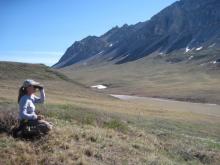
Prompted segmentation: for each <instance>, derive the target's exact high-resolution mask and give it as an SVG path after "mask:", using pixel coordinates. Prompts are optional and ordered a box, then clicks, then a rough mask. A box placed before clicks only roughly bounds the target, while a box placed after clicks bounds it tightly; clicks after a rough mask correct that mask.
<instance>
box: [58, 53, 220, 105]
mask: <svg viewBox="0 0 220 165" xmlns="http://www.w3.org/2000/svg"><path fill="white" fill-rule="evenodd" d="M206 53H207V52H206ZM190 56H193V59H191V60H186V59H188V58H189V57H190ZM202 56H204V52H202V53H200V54H199V53H197V54H196V53H193V52H192V53H189V54H178V55H177V54H173V55H167V56H161V55H160V56H149V57H146V58H144V59H140V60H138V61H135V62H132V63H126V64H123V65H113V64H109V63H108V64H102V63H101V64H96V65H87V66H86V65H78V66H77V65H76V66H72V67H67V68H63V69H61V71H62V73H64V74H66V75H68V76H69V77H71V78H72V79H74V80H76V81H78V82H80V83H82V84H84V85H86V86H91V85H95V84H106V85H107V86H108V87H109V88H108V89H107V90H105V91H106V92H107V93H113V94H134V95H140V96H150V97H165V98H173V99H177V100H189V101H195V102H210V103H218V104H220V95H219V92H220V86H219V83H220V74H219V73H220V69H219V66H218V65H214V64H210V63H208V62H207V61H212V60H214V59H216V58H217V55H216V52H215V53H213V54H212V55H207V54H206V57H207V58H208V59H207V58H205V59H204V58H201V57H202ZM218 56H219V55H218ZM183 58H185V60H184V61H183V62H179V63H174V62H171V61H175V60H174V59H183ZM200 58H201V59H200ZM195 59H196V60H195Z"/></svg>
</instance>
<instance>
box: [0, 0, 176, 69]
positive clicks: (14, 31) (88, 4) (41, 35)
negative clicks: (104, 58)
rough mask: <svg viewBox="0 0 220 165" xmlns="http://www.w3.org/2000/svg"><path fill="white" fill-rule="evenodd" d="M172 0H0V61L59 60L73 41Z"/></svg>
mask: <svg viewBox="0 0 220 165" xmlns="http://www.w3.org/2000/svg"><path fill="white" fill-rule="evenodd" d="M173 2H175V0H0V22H1V26H0V36H1V37H0V61H18V62H29V63H44V64H46V65H49V66H50V65H52V64H54V63H55V62H57V61H58V60H59V58H60V57H61V56H62V55H63V54H64V52H65V50H66V49H67V48H68V47H69V46H70V45H72V44H73V42H74V41H77V40H81V39H83V38H84V37H86V36H88V35H96V36H99V35H101V34H103V33H105V32H107V31H108V30H110V29H111V28H112V27H114V26H116V25H118V26H122V25H123V24H125V23H127V24H129V25H130V24H135V23H137V22H140V21H146V20H149V19H150V18H151V17H152V16H153V15H155V14H156V13H158V12H159V11H160V10H162V9H163V8H165V7H167V6H168V5H170V4H172V3H173Z"/></svg>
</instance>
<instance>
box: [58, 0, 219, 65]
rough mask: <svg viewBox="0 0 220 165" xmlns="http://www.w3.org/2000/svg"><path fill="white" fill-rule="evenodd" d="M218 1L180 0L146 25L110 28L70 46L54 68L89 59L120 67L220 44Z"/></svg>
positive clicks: (145, 23) (141, 23) (142, 23)
mask: <svg viewBox="0 0 220 165" xmlns="http://www.w3.org/2000/svg"><path fill="white" fill-rule="evenodd" d="M219 29H220V1H219V0H181V1H177V2H175V3H174V4H172V5H171V6H169V7H167V8H165V9H164V10H162V11H161V12H159V13H158V14H157V15H155V16H153V17H152V18H151V19H150V20H149V21H146V22H140V23H137V24H135V25H131V26H128V25H126V24H125V25H124V26H122V27H120V28H119V27H115V28H112V29H111V30H110V31H108V32H107V33H105V34H104V35H102V36H100V37H95V36H89V37H87V38H85V39H83V40H81V41H77V42H75V43H74V44H73V45H72V46H70V47H69V48H68V49H67V51H66V52H65V54H64V55H63V57H62V58H61V59H60V60H59V62H58V63H57V64H55V65H54V67H55V68H62V67H65V66H69V65H73V64H76V63H79V62H88V61H91V60H92V59H98V60H104V61H113V62H114V63H116V64H122V63H126V62H130V61H134V60H137V59H140V58H142V57H145V56H147V55H149V54H151V53H154V52H158V53H163V54H168V53H171V52H173V51H184V52H185V51H188V50H190V49H193V48H194V49H196V48H197V49H198V48H200V49H206V48H208V47H210V45H211V46H219V43H220V30H219Z"/></svg>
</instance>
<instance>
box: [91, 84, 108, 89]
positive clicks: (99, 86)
mask: <svg viewBox="0 0 220 165" xmlns="http://www.w3.org/2000/svg"><path fill="white" fill-rule="evenodd" d="M91 88H96V89H106V88H107V86H104V85H93V86H91Z"/></svg>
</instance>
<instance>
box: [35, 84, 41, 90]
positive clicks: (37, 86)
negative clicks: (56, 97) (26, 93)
mask: <svg viewBox="0 0 220 165" xmlns="http://www.w3.org/2000/svg"><path fill="white" fill-rule="evenodd" d="M34 89H39V90H41V89H43V86H39V85H34Z"/></svg>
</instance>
